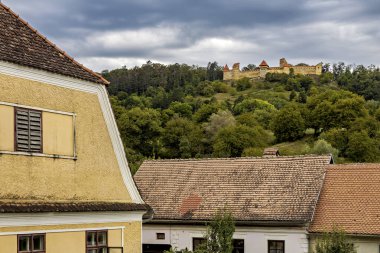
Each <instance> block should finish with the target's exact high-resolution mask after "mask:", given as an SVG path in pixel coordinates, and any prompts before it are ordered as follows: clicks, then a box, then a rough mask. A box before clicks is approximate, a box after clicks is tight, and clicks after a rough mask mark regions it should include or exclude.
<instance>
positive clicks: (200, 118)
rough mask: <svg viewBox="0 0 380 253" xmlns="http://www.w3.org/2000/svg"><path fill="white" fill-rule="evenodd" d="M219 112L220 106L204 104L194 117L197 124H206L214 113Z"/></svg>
mask: <svg viewBox="0 0 380 253" xmlns="http://www.w3.org/2000/svg"><path fill="white" fill-rule="evenodd" d="M216 112H218V105H216V104H204V105H202V106H201V107H200V108H199V109H198V111H196V112H195V113H194V115H193V119H194V121H195V122H206V121H208V119H209V118H210V116H211V115H212V114H213V113H216Z"/></svg>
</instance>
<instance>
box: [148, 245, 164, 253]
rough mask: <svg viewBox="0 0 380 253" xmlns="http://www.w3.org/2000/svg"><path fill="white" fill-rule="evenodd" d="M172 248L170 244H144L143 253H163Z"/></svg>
mask: <svg viewBox="0 0 380 253" xmlns="http://www.w3.org/2000/svg"><path fill="white" fill-rule="evenodd" d="M170 247H171V246H170V245H169V244H143V253H163V252H164V251H165V250H170Z"/></svg>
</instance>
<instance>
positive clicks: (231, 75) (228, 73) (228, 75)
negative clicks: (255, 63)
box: [223, 58, 322, 81]
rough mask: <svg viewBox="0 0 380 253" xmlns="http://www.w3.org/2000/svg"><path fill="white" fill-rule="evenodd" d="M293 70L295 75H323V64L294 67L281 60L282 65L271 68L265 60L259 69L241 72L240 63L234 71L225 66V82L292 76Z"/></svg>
mask: <svg viewBox="0 0 380 253" xmlns="http://www.w3.org/2000/svg"><path fill="white" fill-rule="evenodd" d="M291 69H292V70H293V73H294V74H295V75H317V76H318V75H321V74H322V63H319V64H317V65H314V66H306V65H302V66H293V65H291V64H289V63H288V62H287V61H286V59H285V58H281V59H280V65H279V67H269V65H268V64H267V62H266V61H265V60H263V61H262V62H261V63H260V65H259V67H257V68H255V69H252V70H247V71H241V70H240V63H235V64H234V65H233V66H232V69H229V67H228V66H227V65H225V67H224V70H223V80H224V81H232V80H238V79H240V78H244V77H247V78H250V79H258V78H265V75H266V74H267V73H277V74H290V72H291Z"/></svg>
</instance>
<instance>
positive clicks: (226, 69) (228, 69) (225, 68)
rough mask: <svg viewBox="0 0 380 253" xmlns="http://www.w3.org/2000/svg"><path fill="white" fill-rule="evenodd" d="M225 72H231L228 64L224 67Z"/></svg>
mask: <svg viewBox="0 0 380 253" xmlns="http://www.w3.org/2000/svg"><path fill="white" fill-rule="evenodd" d="M223 71H224V72H227V71H230V68H229V67H228V65H227V64H226V65H224V68H223Z"/></svg>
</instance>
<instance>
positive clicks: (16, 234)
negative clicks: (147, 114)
mask: <svg viewBox="0 0 380 253" xmlns="http://www.w3.org/2000/svg"><path fill="white" fill-rule="evenodd" d="M106 85H108V82H107V81H106V80H105V79H103V78H102V77H101V76H99V75H98V74H96V73H94V72H92V71H91V70H89V69H87V68H85V67H83V66H82V65H80V64H79V63H77V62H76V61H75V60H73V59H72V58H71V57H69V56H68V55H67V54H66V53H65V52H64V51H62V50H60V49H59V48H57V47H56V46H55V45H54V44H52V43H51V42H50V41H49V40H47V39H46V38H45V37H44V36H42V35H41V34H39V33H38V32H37V31H36V30H35V29H33V28H32V27H31V26H30V25H28V23H26V22H25V21H24V20H22V19H20V18H19V17H18V16H17V15H16V14H15V13H13V12H12V11H11V10H10V9H9V8H7V7H6V6H4V5H3V4H1V3H0V253H19V252H22V253H32V252H39V253H95V252H96V253H100V252H101V253H105V252H107V253H120V252H124V253H132V252H133V253H139V252H141V233H142V231H141V226H142V216H143V214H144V213H146V212H147V211H148V210H149V207H148V206H147V205H146V204H145V203H144V202H143V200H142V199H141V197H140V195H139V192H138V191H137V189H136V187H135V184H134V181H133V179H132V176H131V174H130V171H129V168H128V163H127V160H126V158H125V153H124V149H123V144H122V142H121V139H120V137H119V132H118V129H117V126H116V123H115V119H114V116H113V113H112V109H111V106H110V103H109V100H108V95H107V91H106Z"/></svg>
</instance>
